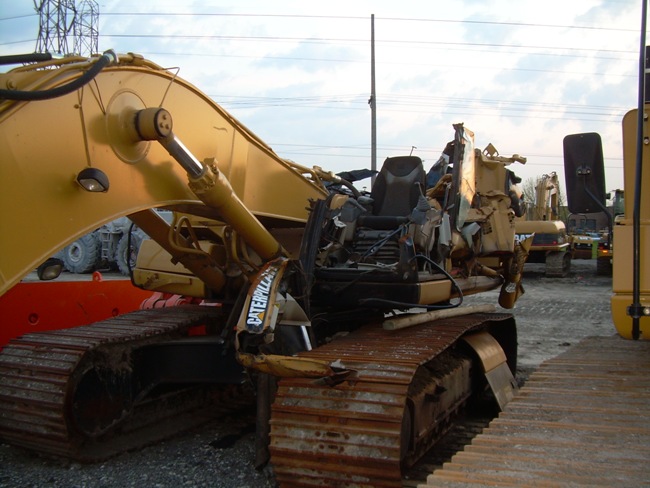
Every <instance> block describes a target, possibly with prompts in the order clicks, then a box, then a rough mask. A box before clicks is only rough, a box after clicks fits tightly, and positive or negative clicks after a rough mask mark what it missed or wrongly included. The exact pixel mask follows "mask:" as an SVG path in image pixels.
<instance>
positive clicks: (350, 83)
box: [0, 0, 642, 191]
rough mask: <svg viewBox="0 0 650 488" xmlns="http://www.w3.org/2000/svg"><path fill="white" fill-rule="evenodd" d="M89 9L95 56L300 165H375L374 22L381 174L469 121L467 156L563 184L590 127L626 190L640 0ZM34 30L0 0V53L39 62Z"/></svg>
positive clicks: (247, 2) (333, 0) (22, 13)
mask: <svg viewBox="0 0 650 488" xmlns="http://www.w3.org/2000/svg"><path fill="white" fill-rule="evenodd" d="M40 1H41V0H38V2H39V3H40ZM77 3H79V0H77ZM97 3H98V6H99V19H98V32H99V37H98V47H99V51H100V52H101V51H105V50H108V49H114V50H115V51H116V52H118V53H120V52H136V53H139V54H142V55H144V56H145V57H146V58H149V59H151V60H152V61H154V62H156V63H157V64H159V65H162V66H164V67H168V68H176V67H178V68H180V72H179V76H181V77H182V78H184V79H186V80H187V81H189V82H190V83H192V84H194V85H195V86H197V87H198V88H199V89H201V90H202V91H203V92H204V93H206V94H207V95H208V96H210V97H211V98H212V99H214V100H215V101H216V102H217V103H219V104H220V105H221V106H222V107H224V108H225V109H226V110H227V111H229V112H230V113H231V114H232V115H234V116H235V117H236V118H237V119H239V120H240V121H241V122H243V123H244V124H245V125H246V126H247V127H248V128H250V129H251V130H252V131H253V132H255V133H256V134H257V135H258V136H259V137H261V138H262V139H263V140H264V141H265V142H266V143H267V144H269V145H270V146H271V147H273V149H274V150H275V151H276V152H277V153H278V154H279V155H280V156H282V157H284V158H288V159H291V160H293V161H295V162H297V163H300V164H302V165H305V166H314V165H317V166H321V167H323V168H324V169H327V170H331V171H334V172H339V171H345V170H351V169H360V168H371V164H372V163H371V110H370V106H369V104H368V100H369V98H370V94H371V86H372V85H371V28H372V25H373V23H372V22H371V18H372V16H374V37H375V43H374V46H375V87H376V103H377V126H376V127H377V167H380V166H381V163H382V162H383V160H384V159H385V158H386V157H389V156H397V155H404V154H411V153H412V154H414V155H417V156H420V157H421V158H422V159H423V160H424V164H425V167H427V168H428V167H429V166H431V165H432V164H433V163H434V162H435V161H436V160H437V159H438V157H439V155H440V153H441V151H442V150H443V149H444V147H445V145H446V143H447V142H448V141H449V140H451V139H453V128H452V125H453V124H455V123H459V122H462V123H464V124H465V126H466V127H468V128H470V129H471V130H472V131H474V133H475V143H476V147H478V148H484V147H485V146H487V145H488V143H492V144H493V145H494V146H495V147H496V148H497V150H498V151H499V153H500V154H501V155H503V156H510V155H512V154H520V155H522V156H525V157H526V158H527V159H528V162H527V163H526V165H524V166H522V165H519V164H517V165H513V166H510V169H513V170H514V171H515V173H516V174H517V175H519V176H520V177H522V179H523V180H524V182H525V181H526V180H528V179H535V178H537V177H539V176H541V175H542V174H548V173H550V172H553V171H555V172H557V173H558V175H559V178H560V181H561V182H564V168H563V150H562V141H563V138H564V137H565V136H566V135H568V134H574V133H580V132H598V133H599V134H600V135H601V137H602V140H603V148H604V154H605V175H606V179H607V181H606V189H607V190H608V191H610V190H614V189H616V188H622V187H623V162H622V147H621V119H622V117H623V115H624V114H625V113H626V112H627V111H628V110H629V109H631V108H634V107H635V106H636V105H637V99H638V81H637V77H638V71H639V45H640V28H641V5H642V2H641V1H639V0H601V1H598V0H570V1H567V0H562V1H560V0H546V1H544V2H540V1H538V0H519V1H517V2H512V1H511V0H456V1H453V2H450V1H441V0H429V1H423V0H401V1H400V2H396V1H394V0H391V1H384V0H376V1H369V0H354V1H351V0H348V1H341V0H329V1H328V2H318V3H317V2H308V1H293V0H274V1H273V2H270V1H261V0H220V1H216V0H215V1H212V0H207V1H198V0H196V1H183V2H180V1H167V0H156V1H150V0H140V1H138V2H132V1H131V0H128V1H127V0H97ZM38 21H39V17H38V14H37V12H36V11H35V7H34V1H33V0H0V55H6V54H18V53H27V52H33V51H34V50H35V48H36V39H37V37H38V29H39V27H38V26H39V22H38ZM4 69H5V70H6V69H8V68H6V67H5V68H4ZM366 181H367V180H366ZM360 186H366V184H365V183H363V182H362V184H361V185H360Z"/></svg>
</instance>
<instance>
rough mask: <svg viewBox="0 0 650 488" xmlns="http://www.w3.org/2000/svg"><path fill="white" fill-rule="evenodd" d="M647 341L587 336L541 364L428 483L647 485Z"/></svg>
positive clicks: (649, 360)
mask: <svg viewBox="0 0 650 488" xmlns="http://www.w3.org/2000/svg"><path fill="white" fill-rule="evenodd" d="M649 372H650V342H649V341H630V340H625V339H622V338H620V337H618V336H612V337H590V338H587V339H584V340H583V341H581V342H580V343H579V344H578V345H577V346H575V347H573V348H571V349H570V350H568V351H567V352H565V353H564V354H562V355H560V356H558V357H557V358H554V359H551V360H549V361H546V362H545V363H543V364H542V365H541V366H540V367H539V369H538V370H537V371H536V372H535V373H534V374H533V375H531V377H530V379H529V380H528V381H527V382H526V384H525V385H524V387H523V388H522V389H521V390H520V392H519V395H518V396H517V397H516V398H515V399H514V400H513V401H512V402H510V403H509V404H508V406H507V407H506V408H505V411H504V412H502V413H501V415H500V416H499V417H498V418H497V419H495V420H493V421H492V422H491V423H490V425H489V427H488V428H487V429H486V430H484V431H483V433H482V434H479V435H478V436H477V437H476V438H474V440H473V441H472V443H471V444H470V445H468V446H466V447H465V449H464V451H462V452H459V453H457V454H456V455H455V456H454V457H453V458H452V459H451V461H450V462H449V463H447V464H445V465H444V466H443V468H441V469H438V470H436V471H435V472H434V473H433V474H431V475H430V476H429V477H428V479H427V486H437V487H448V488H460V487H471V486H475V487H483V486H517V487H518V486H549V487H550V486H589V487H591V486H608V487H611V486H630V487H637V486H648V485H650V470H648V458H649V457H650V375H649V374H648V373H649Z"/></svg>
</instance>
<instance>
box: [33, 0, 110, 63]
mask: <svg viewBox="0 0 650 488" xmlns="http://www.w3.org/2000/svg"><path fill="white" fill-rule="evenodd" d="M34 9H35V10H36V12H38V15H39V22H38V23H39V25H38V39H37V40H36V52H38V53H51V54H59V55H62V56H69V55H79V56H92V55H93V54H97V53H98V52H99V47H98V38H99V32H98V29H97V25H98V21H99V6H98V5H97V2H96V0H79V1H77V0H34ZM70 39H72V46H70Z"/></svg>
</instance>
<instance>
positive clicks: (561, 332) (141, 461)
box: [0, 260, 615, 488]
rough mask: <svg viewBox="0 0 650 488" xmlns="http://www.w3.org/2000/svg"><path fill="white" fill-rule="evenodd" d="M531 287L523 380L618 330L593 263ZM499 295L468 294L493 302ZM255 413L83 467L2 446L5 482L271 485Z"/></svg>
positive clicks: (522, 319) (534, 278) (522, 324)
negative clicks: (262, 464)
mask: <svg viewBox="0 0 650 488" xmlns="http://www.w3.org/2000/svg"><path fill="white" fill-rule="evenodd" d="M524 287H525V289H526V293H525V295H523V296H522V297H521V298H520V300H519V301H518V302H517V305H516V307H515V309H514V310H513V313H514V315H515V317H516V320H517V324H518V335H519V359H518V369H519V371H518V377H519V378H524V379H525V378H526V377H527V376H528V375H529V374H530V373H531V372H532V371H533V370H534V369H535V368H536V367H537V366H538V365H539V364H540V363H542V362H543V361H545V360H547V359H550V358H552V357H555V356H557V355H558V354H560V353H562V352H563V351H565V350H566V349H567V348H569V347H571V346H572V345H574V344H576V343H578V342H579V341H580V340H581V339H582V338H584V337H587V336H593V335H596V336H609V335H613V334H615V329H614V326H613V324H612V320H611V315H610V308H609V307H610V305H609V299H610V295H611V278H608V277H602V276H597V275H596V263H595V261H594V260H576V261H574V262H573V264H572V270H571V273H570V274H569V275H568V276H567V277H565V278H546V277H545V276H544V269H543V265H536V264H527V265H526V268H525V274H524ZM497 295H498V292H497V291H494V292H489V293H484V294H481V295H477V296H472V297H466V303H468V304H470V303H496V302H497ZM251 421H252V416H251V414H250V413H246V414H242V415H239V416H230V417H228V418H226V419H222V420H219V421H214V422H212V423H210V424H208V425H205V426H204V427H202V428H201V429H196V430H194V431H192V432H189V433H187V434H185V435H182V436H179V437H176V438H174V439H170V440H168V441H165V442H161V443H159V444H156V445H154V446H151V447H149V448H146V449H142V450H140V451H137V452H132V453H126V454H123V455H121V456H118V457H116V458H114V459H111V460H109V461H106V462H104V463H98V464H93V465H80V464H77V463H66V462H61V461H52V460H49V459H42V458H40V457H37V456H34V455H33V454H31V453H29V452H26V451H23V450H21V449H16V448H13V447H11V446H8V445H5V444H0V487H3V488H13V487H70V488H72V487H91V488H94V487H98V488H99V487H101V488H112V487H115V488H117V487H120V488H123V487H129V486H147V487H157V488H167V487H174V488H177V487H204V486H211V487H241V488H243V487H251V488H255V487H270V486H273V481H272V478H271V476H270V475H269V472H268V471H256V470H255V469H254V467H253V461H254V450H253V445H254V433H253V432H252V431H251V428H250V427H251V425H250V423H251Z"/></svg>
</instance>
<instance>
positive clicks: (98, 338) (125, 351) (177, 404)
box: [0, 305, 252, 462]
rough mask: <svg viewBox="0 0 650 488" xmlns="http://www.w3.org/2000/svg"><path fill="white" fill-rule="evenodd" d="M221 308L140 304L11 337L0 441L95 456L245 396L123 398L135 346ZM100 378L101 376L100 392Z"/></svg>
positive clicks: (207, 390)
mask: <svg viewBox="0 0 650 488" xmlns="http://www.w3.org/2000/svg"><path fill="white" fill-rule="evenodd" d="M220 316H221V311H220V310H219V309H218V308H217V307H209V306H194V305H189V306H181V307H171V308H161V309H156V310H141V311H137V312H133V313H129V314H124V315H121V316H118V317H114V318H112V319H108V320H105V321H101V322H97V323H94V324H91V325H88V326H83V327H75V328H71V329H61V330H56V331H49V332H41V333H30V334H26V335H24V336H22V337H20V338H18V339H15V340H13V341H11V342H10V344H9V345H7V346H6V347H5V348H4V349H3V350H2V353H1V354H0V439H2V440H3V441H5V442H7V443H10V444H13V445H16V446H21V447H25V448H28V449H31V450H35V451H37V452H39V453H42V454H46V455H52V456H56V457H64V458H67V459H73V460H77V461H83V462H92V461H100V460H103V459H106V458H108V457H111V456H114V455H116V454H118V453H121V452H124V451H127V450H129V449H133V448H138V447H142V446H144V445H147V444H150V443H152V442H155V441H158V440H160V439H162V438H165V437H169V436H170V435H173V434H175V433H178V432H180V431H183V430H186V429H187V428H189V427H192V426H195V425H197V424H198V423H200V422H204V421H206V420H209V419H210V418H214V415H215V414H217V413H218V412H222V411H224V410H227V409H228V408H236V407H237V406H241V404H242V403H250V402H252V398H251V397H250V396H249V395H247V394H246V392H245V390H244V388H243V387H241V386H237V385H233V386H227V387H223V386H221V387H215V386H210V387H205V386H204V387H195V386H188V385H183V386H182V387H178V388H167V389H165V388H163V389H161V391H157V392H156V393H155V395H151V394H150V393H151V392H144V393H142V392H141V394H140V395H139V396H138V397H137V398H136V401H135V402H133V404H132V405H129V404H128V402H127V401H126V400H125V399H124V398H122V395H123V394H124V393H125V389H124V384H126V383H128V379H129V373H131V368H132V357H131V356H132V354H133V352H134V351H135V350H136V349H137V348H139V347H142V346H147V345H151V344H157V343H161V342H164V341H168V340H174V339H179V338H183V337H186V336H187V334H188V332H189V331H190V329H192V328H193V327H195V326H200V325H205V324H206V323H207V322H209V321H214V320H215V319H216V320H221V318H220ZM98 371H99V373H98ZM107 372H108V373H107ZM99 383H102V387H103V383H106V384H109V386H108V387H107V388H108V389H109V394H108V395H106V394H103V393H102V392H100V391H99V390H98V388H99ZM129 386H131V385H129ZM145 393H147V394H145ZM208 408H210V410H209V411H207V410H208Z"/></svg>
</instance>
